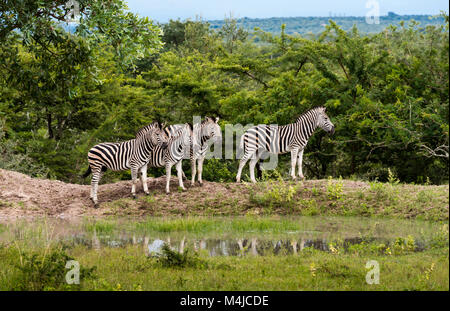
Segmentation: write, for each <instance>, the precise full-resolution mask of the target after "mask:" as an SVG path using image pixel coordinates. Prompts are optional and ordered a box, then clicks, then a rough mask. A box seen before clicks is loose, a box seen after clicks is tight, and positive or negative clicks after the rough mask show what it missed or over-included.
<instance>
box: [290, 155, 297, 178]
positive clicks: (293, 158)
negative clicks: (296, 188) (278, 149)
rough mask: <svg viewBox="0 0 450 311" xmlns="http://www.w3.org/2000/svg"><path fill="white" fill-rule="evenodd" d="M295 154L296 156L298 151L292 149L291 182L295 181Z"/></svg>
mask: <svg viewBox="0 0 450 311" xmlns="http://www.w3.org/2000/svg"><path fill="white" fill-rule="evenodd" d="M297 154H298V149H293V150H292V151H291V177H292V179H293V180H296V179H297V176H296V175H295V165H296V164H297Z"/></svg>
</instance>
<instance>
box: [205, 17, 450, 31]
mask: <svg viewBox="0 0 450 311" xmlns="http://www.w3.org/2000/svg"><path fill="white" fill-rule="evenodd" d="M330 19H332V20H333V21H334V22H335V23H336V24H337V25H339V26H340V27H341V28H342V29H343V30H345V31H348V30H350V29H351V28H352V27H353V25H356V27H358V30H359V32H361V33H377V32H380V31H383V29H385V28H386V27H387V26H389V25H400V23H401V22H402V21H411V20H414V21H416V22H419V23H420V25H421V26H422V27H425V26H428V25H443V24H444V23H445V20H444V18H443V17H441V16H440V17H436V16H433V15H398V14H395V13H393V12H389V13H388V15H384V16H380V19H379V21H380V23H379V24H368V23H367V22H366V17H365V16H325V17H313V16H312V17H271V18H248V17H243V18H239V19H237V20H238V24H239V26H240V27H242V28H244V29H245V30H248V31H253V30H254V28H255V27H258V28H260V29H261V30H263V31H265V32H271V33H280V31H281V25H282V24H285V25H286V33H287V34H295V33H298V34H308V33H312V34H318V33H321V32H322V31H324V30H325V26H326V25H328V22H329V20H330ZM208 22H209V24H210V25H211V28H212V29H220V28H222V27H223V26H224V25H225V23H226V21H225V20H212V21H208Z"/></svg>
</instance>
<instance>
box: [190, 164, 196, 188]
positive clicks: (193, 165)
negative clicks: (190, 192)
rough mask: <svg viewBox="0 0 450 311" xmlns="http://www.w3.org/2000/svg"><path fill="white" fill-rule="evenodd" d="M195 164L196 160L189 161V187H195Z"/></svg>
mask: <svg viewBox="0 0 450 311" xmlns="http://www.w3.org/2000/svg"><path fill="white" fill-rule="evenodd" d="M196 164H197V159H195V158H192V159H191V175H192V177H191V186H195V174H196V173H197V168H196Z"/></svg>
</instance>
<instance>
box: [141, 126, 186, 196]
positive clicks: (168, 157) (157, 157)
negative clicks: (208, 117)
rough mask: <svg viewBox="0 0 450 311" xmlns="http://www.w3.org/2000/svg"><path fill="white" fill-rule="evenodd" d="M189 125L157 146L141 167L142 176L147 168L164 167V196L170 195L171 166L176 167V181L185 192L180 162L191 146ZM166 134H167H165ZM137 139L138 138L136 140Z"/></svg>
mask: <svg viewBox="0 0 450 311" xmlns="http://www.w3.org/2000/svg"><path fill="white" fill-rule="evenodd" d="M192 131H193V127H192V125H191V124H189V123H186V124H184V125H182V127H181V128H180V129H179V130H178V131H177V132H175V133H174V134H173V136H172V137H169V139H168V141H167V143H166V145H163V144H158V145H156V146H155V148H154V149H153V150H152V152H151V154H150V157H149V158H148V161H147V163H146V164H145V165H144V166H143V167H142V169H141V172H142V174H146V172H147V166H150V167H165V168H166V194H169V193H170V187H169V186H170V177H171V171H172V166H173V165H176V169H177V174H178V181H179V184H180V188H181V189H183V190H186V188H185V187H184V185H183V171H182V169H181V165H182V160H183V158H184V157H185V156H186V155H187V154H188V152H189V149H190V147H191V144H192ZM166 133H167V132H166ZM146 135H147V132H145V133H140V134H139V137H142V136H146ZM138 139H139V138H138Z"/></svg>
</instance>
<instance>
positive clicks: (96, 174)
mask: <svg viewBox="0 0 450 311" xmlns="http://www.w3.org/2000/svg"><path fill="white" fill-rule="evenodd" d="M100 178H102V171H101V167H98V168H95V169H92V180H91V200H92V202H93V203H94V208H97V207H98V200H97V190H98V183H99V182H100Z"/></svg>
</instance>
